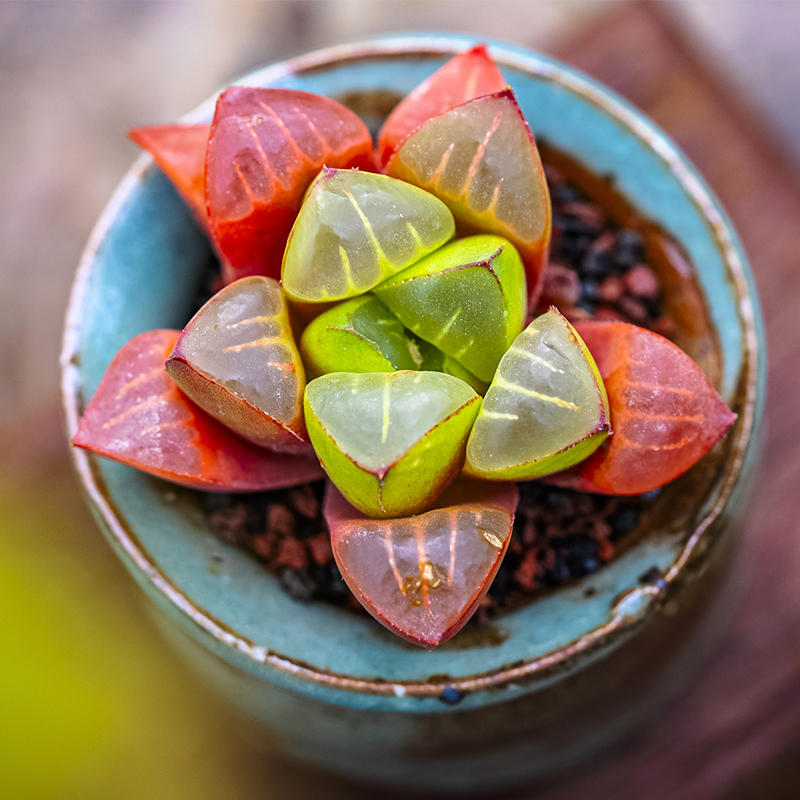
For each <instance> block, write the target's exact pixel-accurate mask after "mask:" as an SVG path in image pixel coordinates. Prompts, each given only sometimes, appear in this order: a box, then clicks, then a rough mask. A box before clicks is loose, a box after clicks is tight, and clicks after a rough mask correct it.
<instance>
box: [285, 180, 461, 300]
mask: <svg viewBox="0 0 800 800" xmlns="http://www.w3.org/2000/svg"><path fill="white" fill-rule="evenodd" d="M454 233H455V220H454V219H453V215H452V214H451V213H450V211H449V210H448V208H447V206H446V205H445V204H444V203H443V202H442V201H441V200H438V199H437V198H435V197H434V196H433V195H432V194H429V193H428V192H425V191H423V190H422V189H419V188H417V187H416V186H412V185H410V184H408V183H405V182H403V181H400V180H396V179H394V178H389V177H387V176H386V175H374V174H373V173H370V172H360V171H359V170H336V169H327V168H325V169H323V170H322V172H321V173H320V174H319V176H318V177H317V179H316V180H315V181H314V183H312V185H311V187H310V188H309V190H308V193H307V195H306V199H305V201H304V203H303V206H302V208H301V209H300V214H299V215H298V217H297V220H296V221H295V223H294V227H293V228H292V232H291V234H290V235H289V241H288V244H287V247H286V252H285V254H284V258H283V270H282V277H283V288H284V291H286V293H287V294H288V295H289V297H291V298H292V299H294V300H298V301H305V302H325V301H330V300H343V299H346V298H348V297H354V296H356V295H359V294H364V293H365V292H368V291H369V290H370V289H372V288H373V287H374V286H376V285H377V284H378V283H380V282H381V281H382V280H385V279H386V278H387V277H389V276H390V275H393V274H394V273H396V272H399V271H400V270H403V269H405V268H406V267H408V266H410V265H411V264H413V263H415V262H416V261H418V260H419V259H420V258H423V257H424V256H426V255H428V253H431V252H433V251H434V250H436V249H437V248H438V247H441V245H443V244H444V243H445V242H447V241H448V240H449V239H451V238H452V237H453V234H454Z"/></svg>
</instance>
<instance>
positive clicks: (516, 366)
mask: <svg viewBox="0 0 800 800" xmlns="http://www.w3.org/2000/svg"><path fill="white" fill-rule="evenodd" d="M609 431H610V426H609V409H608V397H607V396H606V391H605V388H604V386H603V381H602V379H601V378H600V373H599V372H598V370H597V366H596V365H595V363H594V360H593V359H592V357H591V355H590V354H589V351H588V349H587V348H586V345H584V343H583V341H582V340H581V339H580V337H579V336H578V334H577V333H576V332H575V329H574V328H573V327H572V325H570V324H569V322H567V320H566V319H564V317H562V316H561V314H559V313H558V312H557V311H555V310H554V309H552V310H550V311H548V312H547V313H546V314H543V315H542V316H540V317H538V318H537V319H535V320H534V321H533V322H532V323H531V324H530V325H528V327H527V328H526V329H525V330H524V331H523V332H522V333H521V334H520V335H519V336H518V337H517V339H516V340H515V342H514V344H513V345H512V347H511V348H510V349H509V351H508V352H507V353H506V354H505V356H503V359H502V361H501V362H500V366H499V367H498V369H497V374H496V375H495V377H494V380H493V381H492V383H491V385H490V386H489V391H488V392H487V393H486V398H485V400H484V403H483V407H482V408H481V411H480V413H479V414H478V418H477V419H476V421H475V426H474V428H473V430H472V433H471V434H470V438H469V442H468V444H467V463H466V466H465V468H464V472H465V474H467V475H471V476H473V477H480V478H488V479H496V480H524V479H526V478H537V477H540V476H542V475H548V474H550V473H552V472H557V471H559V470H562V469H566V468H567V467H569V466H572V465H573V464H576V463H578V462H579V461H582V460H583V459H584V458H587V457H588V456H589V455H591V453H592V452H594V450H596V449H597V447H599V445H600V444H601V442H602V441H603V440H604V439H605V438H606V436H608V434H609Z"/></svg>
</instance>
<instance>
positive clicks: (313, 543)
mask: <svg viewBox="0 0 800 800" xmlns="http://www.w3.org/2000/svg"><path fill="white" fill-rule="evenodd" d="M306 544H307V545H308V549H309V551H310V552H311V558H312V559H313V560H314V562H315V563H317V564H327V563H328V562H329V561H331V560H332V559H333V549H332V548H331V537H330V534H329V533H328V532H327V531H322V533H319V534H317V535H316V536H314V537H312V538H310V539H308V540H306Z"/></svg>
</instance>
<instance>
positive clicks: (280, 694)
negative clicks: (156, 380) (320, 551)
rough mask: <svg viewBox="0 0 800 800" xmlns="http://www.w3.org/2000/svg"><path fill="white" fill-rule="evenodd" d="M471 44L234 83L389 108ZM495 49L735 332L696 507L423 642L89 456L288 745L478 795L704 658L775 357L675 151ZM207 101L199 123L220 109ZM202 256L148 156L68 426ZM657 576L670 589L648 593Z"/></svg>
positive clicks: (203, 663)
mask: <svg viewBox="0 0 800 800" xmlns="http://www.w3.org/2000/svg"><path fill="white" fill-rule="evenodd" d="M474 43H475V42H474V40H473V39H471V38H467V37H460V36H450V35H446V36H445V35H442V36H439V35H431V36H419V35H415V36H402V37H390V38H386V39H381V40H377V41H371V42H365V43H361V44H355V45H348V46H342V47H337V48H332V49H329V50H324V51H320V52H317V53H312V54H310V55H307V56H304V57H302V58H299V59H295V60H292V61H289V62H285V63H282V64H277V65H274V66H271V67H267V68H265V69H262V70H259V71H257V72H254V73H252V74H251V75H248V76H246V77H245V78H243V79H242V80H241V81H239V82H238V83H241V84H246V85H258V86H276V87H287V88H296V89H302V90H306V91H312V92H319V93H322V94H326V95H329V96H331V97H334V98H337V99H340V100H343V101H344V102H347V103H350V104H351V105H352V107H354V109H355V110H357V111H359V112H360V113H363V112H364V109H367V111H370V110H373V107H375V108H377V111H376V112H375V113H376V114H377V115H380V113H382V112H383V113H385V111H387V110H388V108H389V107H391V102H393V101H394V100H396V99H399V97H400V96H402V95H405V94H406V93H407V92H408V91H409V90H411V89H412V88H413V87H414V86H416V85H417V84H418V83H419V82H420V81H421V80H423V79H424V78H426V77H427V76H428V75H429V74H430V73H431V72H433V71H434V70H435V69H437V68H438V67H439V66H441V65H442V64H443V63H444V62H445V61H446V60H447V59H448V58H450V57H451V56H452V55H453V54H454V53H456V52H459V51H461V50H463V49H464V48H466V47H468V46H469V45H471V44H474ZM490 49H491V53H492V55H493V56H494V58H495V59H496V60H497V62H498V64H499V66H500V68H501V70H502V71H503V73H504V75H505V76H506V78H507V79H508V81H509V83H510V85H511V86H512V88H513V89H514V91H515V92H516V95H517V98H518V100H519V103H520V106H521V107H522V109H523V112H524V113H525V115H526V117H527V119H528V120H529V123H530V125H531V127H532V129H533V131H534V133H535V135H536V136H537V137H542V138H544V139H546V140H547V141H548V142H549V143H551V144H552V145H554V146H555V147H557V148H559V149H560V150H562V151H564V152H565V153H566V154H567V155H570V156H572V157H574V158H576V159H577V160H579V161H580V162H581V163H582V164H583V165H585V166H586V167H587V168H588V169H590V170H591V171H593V172H595V173H596V174H610V175H612V176H613V178H614V181H615V184H616V186H617V188H618V189H619V190H620V191H621V193H622V194H623V195H625V196H626V197H627V198H628V200H629V201H630V202H631V203H632V205H633V206H634V207H636V208H637V209H638V210H639V211H641V212H642V213H643V214H644V215H646V216H647V217H649V218H650V219H652V220H653V221H655V222H657V223H658V224H659V225H660V226H661V227H662V228H663V229H665V230H666V231H668V232H669V233H670V234H671V235H673V236H674V237H675V238H676V239H677V240H678V241H679V242H680V244H681V245H682V247H683V248H684V249H685V251H686V252H687V253H688V255H689V256H690V259H691V261H692V263H693V264H695V265H696V268H697V272H698V279H699V283H700V285H701V287H702V289H703V292H704V294H705V297H706V301H707V304H708V306H709V311H710V316H711V320H712V323H713V326H714V327H715V328H716V331H717V334H718V337H719V341H720V345H721V353H722V364H723V370H722V377H721V381H720V383H719V386H718V389H719V390H720V392H721V394H722V396H723V398H724V399H725V400H726V402H728V403H729V404H730V405H731V406H732V407H733V408H734V410H735V411H736V412H737V413H738V414H739V420H738V421H737V423H736V425H735V427H734V429H733V430H732V432H731V433H730V434H729V436H728V438H727V441H726V444H725V446H724V447H725V460H724V462H723V468H722V469H720V470H716V471H714V474H713V475H705V474H704V475H703V476H701V477H695V478H692V477H691V475H690V476H689V477H688V478H687V480H690V481H692V480H694V481H698V480H699V481H700V482H701V483H702V482H703V481H705V482H706V483H707V491H706V492H705V493H704V497H703V500H702V502H700V503H698V506H697V507H692V508H690V509H688V510H687V511H686V513H684V514H681V515H679V516H678V517H677V518H676V519H674V520H672V522H670V523H669V524H662V525H657V526H655V527H654V528H652V529H651V530H650V532H649V534H648V535H647V536H646V537H644V538H642V539H641V540H640V541H638V542H637V543H636V544H635V546H633V547H631V548H630V549H628V550H627V551H626V552H624V553H623V554H622V555H621V556H620V557H618V558H617V559H616V560H614V561H613V562H612V563H611V564H609V565H608V566H606V567H604V568H603V569H601V570H600V571H599V572H597V573H595V574H594V575H591V576H589V577H587V578H585V579H583V580H581V581H579V582H577V583H575V584H573V585H570V586H568V587H566V588H563V589H560V590H558V591H554V592H551V593H549V594H546V595H544V596H542V597H541V598H540V599H538V600H537V601H535V602H534V603H532V604H530V605H528V606H526V607H524V608H522V609H520V610H518V611H515V612H514V613H512V614H508V615H506V616H504V617H501V618H499V619H497V620H496V621H495V622H493V623H492V627H491V628H490V629H489V631H485V632H482V633H480V634H478V633H477V632H472V633H470V632H469V631H462V633H460V634H459V635H457V636H456V637H455V638H454V639H453V640H452V641H451V642H449V643H448V644H447V645H445V646H443V647H442V648H440V649H438V650H437V651H435V652H432V653H428V652H423V651H421V650H420V649H419V648H416V647H413V646H411V645H407V644H406V643H404V642H403V641H401V640H400V639H398V638H397V637H395V636H393V635H391V634H389V633H387V632H386V631H385V630H383V628H381V627H380V626H379V625H377V624H376V623H375V622H374V621H373V620H372V619H371V618H369V617H366V616H359V615H355V614H352V613H350V612H347V611H344V610H340V609H337V608H335V607H332V606H330V605H327V604H322V603H310V604H302V603H298V602H295V601H293V600H291V599H290V598H289V597H288V596H287V595H286V594H285V593H284V592H283V590H282V589H281V588H280V586H279V585H278V581H277V579H276V578H275V577H274V576H272V575H270V574H268V573H267V572H266V571H265V570H264V569H263V568H262V567H261V566H260V565H259V564H258V563H257V562H256V561H255V560H253V559H252V558H251V557H250V556H248V555H247V554H245V553H244V552H242V551H240V550H237V549H234V548H229V547H227V546H225V545H223V544H221V543H220V542H218V541H217V540H216V539H215V538H214V537H213V536H212V534H211V533H210V532H209V530H208V529H207V528H206V527H205V525H204V523H203V519H202V514H201V510H200V505H199V502H198V497H197V495H196V494H194V493H192V492H190V491H188V490H183V489H180V488H176V487H173V486H171V485H169V484H166V483H163V482H161V481H158V480H156V479H153V478H150V477H148V476H146V475H144V474H141V473H139V472H137V471H135V470H133V469H130V468H127V467H124V466H121V465H119V464H115V463H112V462H108V461H105V460H103V459H97V458H95V457H93V456H92V455H90V454H87V453H86V452H84V451H75V453H74V457H75V462H76V466H77V469H78V472H79V474H80V477H81V480H82V482H83V485H84V487H85V490H86V492H87V494H88V498H89V503H90V505H91V507H92V510H93V512H94V514H95V516H96V518H97V520H98V523H99V525H100V527H101V528H102V530H103V532H104V533H105V535H106V537H107V538H108V540H109V542H110V543H111V545H112V547H113V548H114V549H115V550H116V552H117V553H118V554H119V556H120V558H121V559H122V560H123V562H124V563H125V564H126V566H127V567H128V569H129V570H130V572H131V573H132V575H133V576H134V578H135V579H136V580H137V581H138V582H139V584H140V585H141V586H142V588H143V589H144V591H145V592H146V593H147V594H148V595H149V597H150V598H151V599H152V600H153V601H154V602H155V604H156V606H157V608H158V613H157V618H158V619H159V622H160V623H161V624H162V625H163V626H165V627H166V628H167V629H168V630H169V631H170V635H171V637H172V639H173V641H174V642H175V644H176V645H177V646H178V647H179V648H180V649H181V650H183V651H184V652H185V653H187V654H188V656H189V657H190V659H191V660H192V661H193V662H194V663H195V665H196V666H197V667H198V668H199V669H200V670H201V671H202V672H204V674H205V675H206V676H207V677H208V679H209V680H210V681H211V682H212V683H213V684H214V685H215V686H216V687H217V688H218V689H219V690H220V691H221V692H222V693H223V694H226V695H227V696H229V697H230V698H231V699H232V700H233V701H234V702H235V703H237V704H238V705H240V706H241V707H242V708H243V709H245V710H247V712H248V713H249V714H251V715H252V716H255V717H256V718H257V719H259V720H260V721H261V722H262V723H263V724H264V725H265V726H266V727H267V728H268V729H270V730H272V731H273V732H277V733H278V735H279V736H280V738H281V741H282V743H283V745H284V747H285V748H286V750H287V751H288V752H289V753H291V754H292V755H295V756H297V757H300V758H306V759H308V760H314V761H316V762H318V763H321V764H324V765H328V766H331V767H333V768H335V769H337V770H339V771H342V772H345V773H347V774H350V775H353V776H360V777H364V778H369V779H373V780H383V781H392V782H395V783H400V784H403V783H407V784H413V785H417V786H421V787H424V788H443V789H451V790H459V789H465V788H470V789H473V790H475V789H484V790H485V789H489V788H492V787H496V786H499V785H501V784H504V783H513V782H515V781H518V780H522V779H524V778H526V777H529V776H531V775H534V774H541V773H543V772H547V771H549V770H552V769H554V768H557V767H559V766H563V765H564V764H567V763H571V762H573V761H575V760H576V759H578V758H580V757H582V756H584V755H586V754H587V753H589V752H592V751H593V750H595V749H597V747H598V746H600V745H601V744H604V743H606V742H607V741H609V740H610V739H612V738H613V737H615V736H616V735H618V734H619V733H621V732H623V731H624V730H626V729H628V728H629V727H630V725H631V724H633V723H634V722H636V721H638V720H641V719H642V718H643V717H644V716H645V715H646V714H647V713H648V712H649V711H651V710H652V708H653V707H655V706H656V705H657V703H658V701H659V700H663V698H664V697H665V696H667V694H668V692H670V691H672V690H673V689H674V687H675V686H677V685H678V684H679V683H680V679H681V678H682V676H683V675H684V674H685V673H687V672H688V671H690V669H691V666H692V664H693V663H694V662H695V661H696V660H697V655H698V652H699V651H700V650H702V649H703V647H704V645H705V643H706V642H707V641H709V639H710V638H711V633H713V631H714V630H715V629H716V628H718V621H717V610H715V609H719V608H722V607H724V597H723V596H722V595H721V594H720V591H719V587H720V586H721V585H722V584H723V583H724V582H725V578H726V576H727V574H728V572H729V563H730V559H731V554H732V552H733V550H734V543H735V534H736V531H735V525H733V524H731V523H732V522H735V521H736V520H737V519H738V517H739V515H740V506H741V504H742V503H743V501H744V499H745V496H746V488H747V484H748V480H747V479H748V477H749V475H750V474H751V472H752V468H753V465H754V461H755V457H756V450H757V448H756V439H757V431H758V428H759V421H760V416H761V409H762V404H763V395H764V376H765V367H766V364H765V357H764V350H763V348H764V338H763V332H762V327H761V320H760V312H759V308H758V302H757V298H756V293H755V288H754V286H753V282H752V278H751V276H750V272H749V270H748V268H747V265H746V259H745V256H744V254H743V251H742V249H741V246H740V244H739V241H738V238H737V236H736V234H735V232H734V231H733V229H732V228H731V225H730V223H729V221H728V219H727V217H726V215H725V212H724V211H723V210H722V209H721V207H720V206H719V204H718V202H717V201H716V199H715V198H714V197H713V195H712V194H711V193H710V191H709V189H708V188H707V186H706V185H705V183H704V181H703V179H702V178H701V177H700V176H699V175H698V174H697V173H696V172H695V170H694V168H693V167H692V166H691V165H690V164H689V163H688V162H687V161H686V159H685V158H684V157H683V156H682V155H681V153H680V152H679V151H678V150H677V149H676V147H675V146H674V145H673V144H672V143H671V142H670V141H669V140H668V139H667V138H666V136H665V135H664V134H663V133H661V132H660V131H659V130H658V129H657V128H656V127H655V126H654V125H653V123H652V122H650V121H649V120H647V119H646V118H645V117H643V116H642V115H641V114H640V113H639V112H637V111H636V110H635V109H634V108H633V107H631V106H630V105H629V104H627V103H626V102H624V101H623V100H621V99H620V98H618V97H617V96H615V95H614V94H613V93H611V92H610V91H609V90H607V89H605V88H603V87H602V86H600V85H599V84H597V83H596V82H594V81H592V80H591V79H589V78H587V77H586V76H584V75H582V74H580V73H578V72H577V71H575V70H572V69H570V68H568V67H566V66H565V65H563V64H561V63H558V62H556V61H554V60H552V59H549V58H547V57H544V56H541V55H538V54H534V53H531V52H530V51H527V50H523V49H521V48H518V47H513V46H510V45H505V44H500V43H490ZM213 102H214V100H213V98H212V99H211V100H209V101H208V102H207V103H205V104H204V105H203V106H201V107H200V108H199V109H198V110H197V111H196V112H194V113H193V114H192V115H190V119H191V120H193V121H197V120H201V119H209V118H210V116H211V114H212V112H213ZM381 104H383V106H381ZM368 121H369V120H368ZM209 258H210V250H209V247H208V244H207V242H206V240H205V238H204V235H203V234H202V233H201V232H200V231H199V230H198V229H197V227H196V226H195V224H194V223H193V221H192V218H191V214H190V213H189V211H188V210H187V209H186V208H185V206H184V204H183V203H182V202H181V200H180V199H179V198H178V196H177V194H176V193H175V192H174V190H173V189H172V187H171V186H170V184H169V183H168V181H167V180H166V178H165V177H164V176H163V175H162V174H161V173H160V172H159V171H158V169H156V168H155V167H154V166H153V164H152V162H151V160H150V159H149V157H144V156H143V157H142V158H140V159H139V161H137V163H136V164H135V165H134V167H133V168H132V170H131V171H130V173H129V174H128V176H127V177H126V178H125V180H124V181H123V183H122V184H121V186H120V187H119V189H118V190H117V193H116V194H115V196H114V197H113V199H112V200H111V202H110V204H109V206H108V208H107V209H106V211H105V213H104V215H103V217H102V218H101V220H100V222H99V223H98V226H97V228H96V229H95V231H94V233H93V235H92V238H91V240H90V243H89V246H88V248H87V251H86V253H85V255H84V257H83V260H82V262H81V265H80V268H79V271H78V275H77V277H76V281H75V285H74V289H73V295H72V299H71V303H70V308H69V313H68V318H67V327H66V333H65V343H64V351H63V356H62V366H63V387H64V397H65V404H66V412H67V423H68V429H69V433H70V435H72V434H73V433H74V431H75V429H76V425H77V421H78V419H79V416H80V413H81V410H82V408H83V407H84V405H85V403H86V402H87V401H88V399H89V398H90V397H91V396H92V394H93V392H94V391H95V389H96V387H97V385H98V382H99V380H100V377H101V376H102V374H103V371H104V370H105V368H106V366H107V365H108V363H109V362H110V361H111V359H112V357H113V356H114V354H115V353H116V351H117V350H118V349H119V348H120V347H121V346H122V345H123V344H124V343H125V342H126V341H127V340H128V339H129V338H131V337H132V336H134V335H135V334H137V333H140V332H142V331H145V330H148V329H151V328H163V327H173V328H181V327H183V325H184V324H185V323H186V322H187V321H188V319H189V317H190V315H191V311H192V308H191V304H192V298H193V294H194V290H195V287H196V286H197V285H198V283H199V281H200V276H201V273H202V270H203V268H204V266H205V264H206V263H207V261H208V259H209ZM688 485H690V484H684V486H688ZM704 485H705V484H704ZM675 491H678V490H677V489H676V490H675ZM652 567H658V569H659V570H661V572H662V573H663V575H664V576H665V577H664V579H663V580H659V581H657V582H656V583H654V584H643V583H642V582H640V580H639V579H640V576H642V575H643V574H644V573H646V572H647V571H648V570H650V569H651V568H652ZM720 598H722V599H720ZM443 700H458V703H457V704H456V705H452V704H449V703H447V702H444V701H443Z"/></svg>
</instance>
